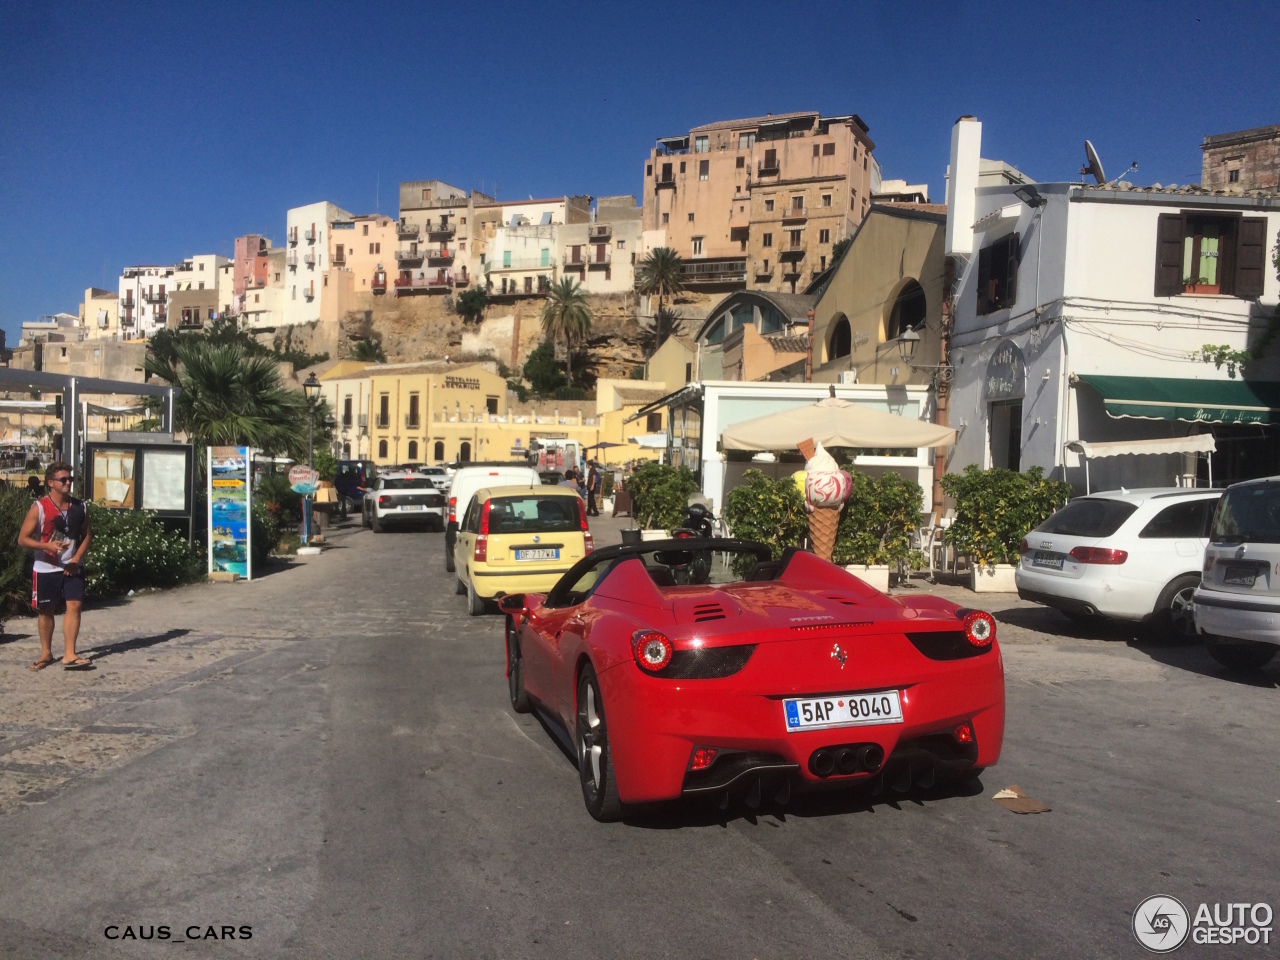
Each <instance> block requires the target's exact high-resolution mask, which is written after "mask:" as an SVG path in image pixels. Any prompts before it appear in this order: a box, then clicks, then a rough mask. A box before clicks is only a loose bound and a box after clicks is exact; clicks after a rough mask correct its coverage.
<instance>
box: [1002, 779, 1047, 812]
mask: <svg viewBox="0 0 1280 960" xmlns="http://www.w3.org/2000/svg"><path fill="white" fill-rule="evenodd" d="M991 799H992V800H994V801H995V802H996V803H998V804H1000V806H1002V807H1004V808H1005V809H1006V810H1010V811H1012V812H1013V813H1048V812H1049V811H1050V809H1052V808H1051V807H1049V806H1048V805H1047V804H1044V803H1041V802H1040V801H1039V800H1033V799H1032V798H1031V797H1028V796H1027V795H1026V794H1025V793H1023V792H1022V788H1021V787H1019V786H1017V785H1014V786H1011V787H1005V788H1004V789H1003V790H998V791H996V794H995V796H993V797H992V798H991Z"/></svg>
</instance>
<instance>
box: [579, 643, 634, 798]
mask: <svg viewBox="0 0 1280 960" xmlns="http://www.w3.org/2000/svg"><path fill="white" fill-rule="evenodd" d="M577 716H578V722H577V724H576V727H577V729H576V731H575V737H574V740H575V742H576V743H577V746H578V778H579V780H581V781H582V799H583V802H584V803H586V805H587V813H589V814H591V816H592V817H594V818H595V819H596V820H599V821H600V822H601V823H613V822H614V821H616V820H621V819H622V815H623V806H622V803H621V802H620V801H619V800H618V784H617V781H616V780H615V779H614V775H613V758H612V757H611V756H610V755H609V727H608V724H607V723H606V722H605V713H604V700H603V698H601V696H600V683H599V681H597V680H596V672H595V670H593V669H592V668H591V667H589V666H588V667H583V669H582V676H580V677H579V678H578V710H577Z"/></svg>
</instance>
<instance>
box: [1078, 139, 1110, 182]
mask: <svg viewBox="0 0 1280 960" xmlns="http://www.w3.org/2000/svg"><path fill="white" fill-rule="evenodd" d="M1084 156H1085V159H1086V160H1087V161H1088V165H1087V166H1084V167H1081V168H1080V176H1082V177H1083V176H1085V175H1086V174H1091V175H1092V176H1093V179H1094V180H1096V181H1097V182H1098V186H1102V185H1103V184H1104V183H1106V182H1107V175H1106V174H1105V173H1103V172H1102V161H1101V160H1099V159H1098V151H1097V150H1095V149H1093V144H1092V143H1090V142H1089V141H1088V140H1086V141H1085V142H1084Z"/></svg>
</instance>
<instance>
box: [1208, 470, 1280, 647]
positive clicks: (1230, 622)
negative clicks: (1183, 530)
mask: <svg viewBox="0 0 1280 960" xmlns="http://www.w3.org/2000/svg"><path fill="white" fill-rule="evenodd" d="M1193 599H1194V602H1195V618H1196V628H1197V629H1198V630H1199V631H1200V632H1201V633H1203V634H1204V643H1205V648H1206V649H1207V650H1208V651H1209V654H1210V656H1212V657H1213V658H1214V659H1215V660H1217V661H1218V662H1219V663H1220V664H1222V665H1223V666H1224V667H1229V668H1231V669H1233V670H1257V669H1259V668H1261V667H1264V666H1266V664H1268V663H1269V662H1270V661H1271V658H1272V657H1274V656H1275V654H1276V650H1277V648H1280V477H1268V478H1266V479H1264V480H1248V481H1245V482H1244V483H1237V484H1234V485H1232V486H1230V487H1228V488H1227V492H1226V493H1225V494H1223V496H1222V500H1221V501H1219V503H1218V509H1217V510H1216V511H1215V512H1214V516H1213V526H1212V528H1211V530H1210V533H1209V545H1208V547H1207V548H1206V549H1205V553H1204V571H1203V578H1202V580H1201V582H1200V586H1199V587H1198V588H1197V589H1196V592H1195V594H1194V597H1193Z"/></svg>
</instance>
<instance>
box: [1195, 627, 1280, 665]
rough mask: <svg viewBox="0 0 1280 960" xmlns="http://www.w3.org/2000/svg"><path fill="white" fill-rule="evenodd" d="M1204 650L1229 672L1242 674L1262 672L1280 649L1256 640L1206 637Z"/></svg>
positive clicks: (1208, 635) (1207, 635)
mask: <svg viewBox="0 0 1280 960" xmlns="http://www.w3.org/2000/svg"><path fill="white" fill-rule="evenodd" d="M1204 648H1205V650H1207V651H1208V653H1209V656H1211V657H1213V659H1215V660H1217V661H1218V662H1219V663H1220V664H1222V665H1223V666H1224V667H1226V668H1227V669H1228V670H1236V671H1240V672H1246V671H1253V670H1261V669H1262V668H1263V667H1265V666H1266V665H1267V664H1268V663H1270V662H1271V658H1272V657H1274V656H1275V655H1276V650H1277V649H1280V648H1277V647H1276V646H1274V645H1273V644H1270V643H1259V642H1258V641H1256V640H1237V639H1235V638H1234V637H1215V636H1212V635H1210V634H1207V633H1206V634H1205V635H1204Z"/></svg>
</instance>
